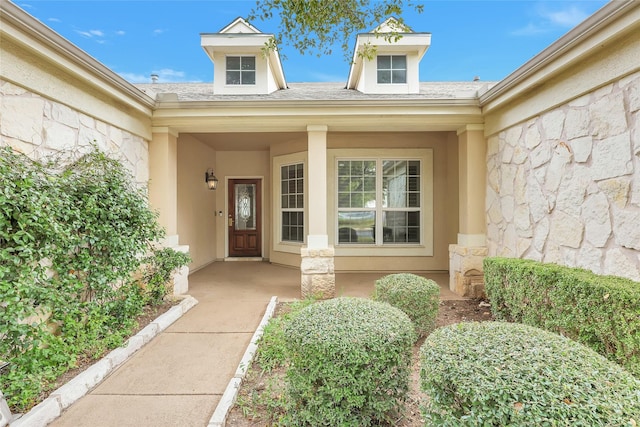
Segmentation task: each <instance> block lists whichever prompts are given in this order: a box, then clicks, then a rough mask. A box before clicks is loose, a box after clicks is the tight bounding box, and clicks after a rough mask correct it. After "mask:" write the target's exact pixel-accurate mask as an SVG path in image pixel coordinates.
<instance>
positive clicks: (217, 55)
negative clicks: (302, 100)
mask: <svg viewBox="0 0 640 427" xmlns="http://www.w3.org/2000/svg"><path fill="white" fill-rule="evenodd" d="M272 37H273V34H263V33H262V32H260V31H259V30H258V29H257V28H256V27H254V26H253V25H251V24H249V23H248V22H247V21H245V20H244V19H242V18H236V20H235V21H233V22H232V23H230V24H229V25H227V26H226V27H224V28H223V29H222V30H220V31H219V32H217V33H211V34H200V45H201V46H202V48H203V49H204V50H205V52H207V55H209V58H211V61H213V63H214V77H213V92H214V93H216V94H228V95H257V94H265V95H266V94H269V93H272V92H275V91H276V90H279V89H286V87H287V82H286V80H285V78H284V71H283V69H282V62H281V61H280V55H278V51H277V50H276V49H270V50H269V51H268V53H267V54H265V53H264V47H265V45H266V43H267V42H268V41H269V40H270V39H271V38H272Z"/></svg>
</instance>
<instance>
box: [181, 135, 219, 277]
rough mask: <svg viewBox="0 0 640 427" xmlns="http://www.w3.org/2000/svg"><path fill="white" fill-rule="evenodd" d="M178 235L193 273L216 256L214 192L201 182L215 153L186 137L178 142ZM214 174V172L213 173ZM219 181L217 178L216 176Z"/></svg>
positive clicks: (213, 164)
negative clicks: (187, 247)
mask: <svg viewBox="0 0 640 427" xmlns="http://www.w3.org/2000/svg"><path fill="white" fill-rule="evenodd" d="M177 146H178V172H177V175H178V176H177V181H178V182H177V186H178V191H177V193H178V196H177V198H178V206H177V209H178V212H177V215H178V221H177V222H178V235H179V236H180V242H181V243H184V244H187V245H189V254H190V255H191V264H189V270H190V271H191V272H193V271H194V270H197V269H198V268H201V267H203V266H205V265H207V264H209V263H211V262H213V261H215V259H216V257H217V255H216V238H217V237H216V236H217V234H216V223H217V222H220V221H222V220H223V218H218V217H217V216H216V211H217V210H218V208H217V205H216V196H217V192H219V191H224V188H223V187H224V185H219V187H218V189H217V190H215V191H212V190H209V189H208V187H207V184H206V183H205V180H204V177H205V172H206V171H207V170H208V169H209V168H213V167H215V164H216V151H215V150H214V149H212V148H211V147H209V146H208V145H205V144H203V143H202V142H200V141H198V140H197V139H195V138H193V137H192V136H189V135H184V136H183V135H181V136H180V138H179V140H178V144H177ZM214 172H215V173H216V174H218V170H217V169H216V170H214ZM217 176H218V178H220V176H219V175H217Z"/></svg>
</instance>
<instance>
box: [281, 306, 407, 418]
mask: <svg viewBox="0 0 640 427" xmlns="http://www.w3.org/2000/svg"><path fill="white" fill-rule="evenodd" d="M285 336H286V341H287V349H288V356H289V357H288V358H289V360H290V367H289V369H288V370H287V381H288V394H289V405H290V408H289V411H288V413H289V415H290V418H291V419H290V420H289V422H290V423H291V424H292V425H314V426H369V425H374V424H377V423H380V422H384V421H389V420H390V419H391V416H392V415H393V414H395V413H397V412H398V411H399V410H400V409H401V408H402V404H403V402H404V400H405V398H406V395H407V392H408V384H409V374H410V366H411V355H412V345H413V342H414V340H415V333H414V331H413V326H412V324H411V320H410V319H409V318H408V317H407V315H406V314H404V313H403V312H402V311H400V310H399V309H397V308H395V307H392V306H390V305H389V304H385V303H381V302H376V301H371V300H367V299H360V298H337V299H333V300H329V301H324V302H320V303H316V304H313V305H311V306H309V307H307V308H305V309H303V310H301V311H300V312H299V313H298V314H297V315H296V316H295V317H294V318H293V319H292V320H291V322H290V323H289V324H288V325H287V326H286V328H285Z"/></svg>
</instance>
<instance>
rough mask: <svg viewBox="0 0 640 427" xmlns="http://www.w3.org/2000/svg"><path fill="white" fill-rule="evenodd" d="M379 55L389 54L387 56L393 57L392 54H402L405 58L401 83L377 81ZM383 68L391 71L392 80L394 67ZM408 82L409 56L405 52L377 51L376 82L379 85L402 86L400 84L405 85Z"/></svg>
mask: <svg viewBox="0 0 640 427" xmlns="http://www.w3.org/2000/svg"><path fill="white" fill-rule="evenodd" d="M380 56H389V57H394V56H404V59H405V65H404V80H405V81H404V82H401V83H395V82H389V83H380V82H379V81H378V71H379V70H380V68H378V57H380ZM391 63H392V64H393V58H392V59H391ZM399 69H400V68H397V70H399ZM383 70H385V71H386V70H389V71H391V80H393V70H394V68H389V69H387V68H383ZM408 82H409V58H408V56H407V55H406V54H392V53H378V55H377V56H376V84H377V85H380V86H402V85H407V84H408Z"/></svg>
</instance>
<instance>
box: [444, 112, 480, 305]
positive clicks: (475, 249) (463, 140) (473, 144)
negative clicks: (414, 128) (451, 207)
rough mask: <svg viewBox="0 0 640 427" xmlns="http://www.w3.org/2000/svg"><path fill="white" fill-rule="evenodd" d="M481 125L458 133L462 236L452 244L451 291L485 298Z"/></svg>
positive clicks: (450, 254) (450, 246) (466, 128)
mask: <svg viewBox="0 0 640 427" xmlns="http://www.w3.org/2000/svg"><path fill="white" fill-rule="evenodd" d="M483 131H484V127H483V126H482V125H467V126H465V127H464V128H462V129H459V130H458V158H459V163H458V174H459V183H460V184H459V185H460V188H459V193H458V194H459V204H460V209H459V212H460V213H459V233H458V241H457V243H456V244H452V245H449V288H450V289H451V290H452V291H453V292H455V293H456V294H458V295H462V296H469V297H475V298H480V297H483V296H484V278H483V270H482V260H483V259H484V257H486V256H487V246H486V220H485V206H484V205H485V194H486V173H487V172H486V170H487V167H486V153H487V149H486V141H485V138H484V132H483Z"/></svg>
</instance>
